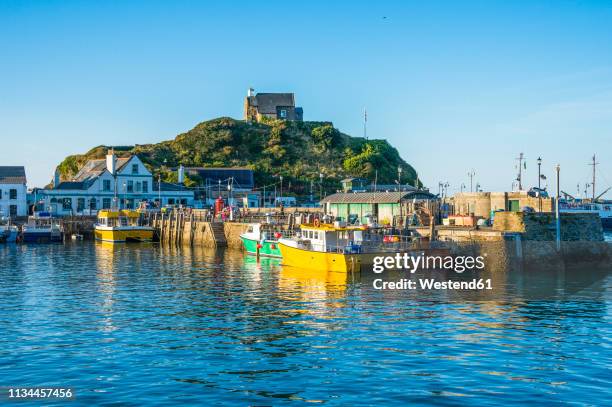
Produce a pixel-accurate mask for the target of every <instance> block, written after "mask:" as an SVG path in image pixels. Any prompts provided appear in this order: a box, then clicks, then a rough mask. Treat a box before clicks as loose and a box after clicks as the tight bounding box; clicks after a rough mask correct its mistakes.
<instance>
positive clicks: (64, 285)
mask: <svg viewBox="0 0 612 407" xmlns="http://www.w3.org/2000/svg"><path fill="white" fill-rule="evenodd" d="M0 266H1V268H0V278H1V281H2V284H1V285H0V299H1V302H0V311H1V312H0V332H2V334H1V335H0V386H10V385H13V386H15V385H21V386H24V385H32V386H34V385H36V386H50V385H57V386H69V387H73V388H75V389H76V400H75V401H74V402H72V404H70V405H79V404H80V405H92V404H101V403H112V402H116V403H118V404H121V405H130V404H131V405H147V404H163V403H167V404H171V403H177V402H181V403H183V404H196V403H199V404H211V403H227V404H238V405H245V404H254V405H270V404H283V403H292V404H294V403H297V404H303V403H305V402H317V403H324V404H328V405H330V404H331V405H340V404H343V405H351V404H352V405H361V404H376V403H385V404H406V403H423V404H425V403H437V404H450V405H457V404H466V403H470V404H479V405H491V404H497V403H508V402H512V403H517V404H520V403H524V402H527V401H531V402H533V401H538V402H540V403H546V402H582V403H589V404H594V405H603V404H606V403H609V401H610V400H611V399H612V392H611V391H610V390H609V388H610V384H611V383H610V366H611V363H612V361H611V350H610V335H611V330H610V322H611V318H610V316H611V315H610V305H611V298H610V288H611V279H610V274H609V270H603V271H602V270H598V271H596V272H595V271H592V270H591V269H590V268H587V267H582V268H578V269H573V270H570V269H568V270H563V271H561V270H559V271H554V272H550V271H549V272H547V273H543V274H537V273H536V272H530V271H527V270H522V271H512V270H511V269H509V270H507V271H504V272H498V273H497V274H495V273H494V275H493V277H494V279H495V281H496V289H497V290H499V291H501V292H498V293H497V294H496V296H489V297H487V298H486V299H487V300H486V301H482V300H479V299H478V298H470V299H469V300H465V301H457V300H450V299H449V298H446V297H445V296H444V295H438V294H423V293H421V294H418V295H414V294H410V293H406V292H401V291H385V292H381V291H377V290H374V289H372V287H371V284H370V282H371V279H368V278H360V277H359V276H357V277H355V276H353V277H346V276H344V275H337V274H328V273H312V272H304V271H301V270H296V269H289V268H284V267H282V266H280V265H279V264H278V262H277V261H272V260H262V261H261V262H260V263H258V262H257V261H256V260H255V259H253V258H251V257H245V256H243V255H242V254H241V253H239V252H231V251H211V250H205V249H187V250H181V251H177V250H170V249H163V248H160V247H158V246H155V245H142V246H139V245H124V246H115V247H113V246H107V245H102V244H94V243H89V242H83V243H79V244H68V245H65V246H64V245H47V246H44V245H41V246H25V245H24V246H10V245H4V246H0ZM530 289H537V290H541V291H544V292H546V295H543V296H542V298H541V299H526V298H524V297H523V293H525V292H526V291H528V290H530ZM483 299H484V297H483Z"/></svg>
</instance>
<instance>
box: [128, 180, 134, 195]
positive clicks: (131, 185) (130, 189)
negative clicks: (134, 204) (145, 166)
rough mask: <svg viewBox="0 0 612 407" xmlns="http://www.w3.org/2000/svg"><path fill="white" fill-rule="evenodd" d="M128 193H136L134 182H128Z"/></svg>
mask: <svg viewBox="0 0 612 407" xmlns="http://www.w3.org/2000/svg"><path fill="white" fill-rule="evenodd" d="M127 191H128V192H134V181H128V182H127Z"/></svg>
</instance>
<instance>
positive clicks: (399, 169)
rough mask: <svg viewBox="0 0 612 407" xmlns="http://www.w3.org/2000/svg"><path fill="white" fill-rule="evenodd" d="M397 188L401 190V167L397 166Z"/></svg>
mask: <svg viewBox="0 0 612 407" xmlns="http://www.w3.org/2000/svg"><path fill="white" fill-rule="evenodd" d="M397 188H398V189H399V191H400V192H401V190H402V167H401V166H399V165H398V166H397Z"/></svg>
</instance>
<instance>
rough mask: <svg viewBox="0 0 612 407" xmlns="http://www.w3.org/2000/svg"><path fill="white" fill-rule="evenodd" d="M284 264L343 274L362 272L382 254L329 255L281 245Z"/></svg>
mask: <svg viewBox="0 0 612 407" xmlns="http://www.w3.org/2000/svg"><path fill="white" fill-rule="evenodd" d="M279 247H280V251H281V255H282V258H283V261H282V264H283V265H287V266H292V267H299V268H309V269H315V270H327V271H336V272H341V273H347V272H353V271H360V270H361V268H362V267H363V266H366V265H371V264H373V263H374V257H376V256H380V255H381V254H380V253H355V254H344V253H329V252H318V251H314V250H305V249H300V248H297V247H291V246H287V245H285V244H282V243H280V244H279Z"/></svg>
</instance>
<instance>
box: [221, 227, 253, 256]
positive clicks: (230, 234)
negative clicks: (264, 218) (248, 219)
mask: <svg viewBox="0 0 612 407" xmlns="http://www.w3.org/2000/svg"><path fill="white" fill-rule="evenodd" d="M248 227H249V225H248V223H224V224H223V228H224V231H225V240H227V247H228V248H230V249H239V250H242V249H243V246H242V240H240V235H241V234H242V233H244V232H246V230H247V228H248Z"/></svg>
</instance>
